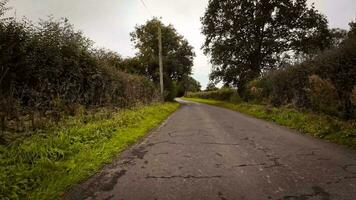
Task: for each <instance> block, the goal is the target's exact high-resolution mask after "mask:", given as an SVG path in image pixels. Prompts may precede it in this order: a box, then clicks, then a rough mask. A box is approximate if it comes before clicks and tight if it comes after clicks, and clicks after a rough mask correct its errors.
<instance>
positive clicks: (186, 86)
mask: <svg viewBox="0 0 356 200" xmlns="http://www.w3.org/2000/svg"><path fill="white" fill-rule="evenodd" d="M200 91H201V85H200V83H199V82H198V81H197V80H195V79H194V78H193V77H191V76H187V77H186V78H184V79H183V80H182V81H181V82H180V85H179V91H178V96H184V95H185V94H186V92H200Z"/></svg>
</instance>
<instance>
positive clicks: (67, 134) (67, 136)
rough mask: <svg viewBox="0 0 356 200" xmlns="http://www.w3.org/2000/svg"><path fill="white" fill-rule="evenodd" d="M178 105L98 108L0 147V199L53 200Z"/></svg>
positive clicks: (108, 161)
mask: <svg viewBox="0 0 356 200" xmlns="http://www.w3.org/2000/svg"><path fill="white" fill-rule="evenodd" d="M178 106H179V104H178V103H164V104H154V105H150V106H140V107H137V108H134V109H124V110H108V109H100V110H97V111H95V112H93V113H92V114H87V115H78V116H75V117H68V118H67V119H66V120H64V121H63V122H61V123H60V124H58V125H55V126H51V127H48V128H46V129H43V130H40V131H38V132H35V133H34V134H33V136H32V137H28V138H26V139H24V140H22V141H20V142H18V143H17V144H13V145H11V146H9V147H4V146H0V153H1V154H0V163H1V165H0V172H1V175H0V199H57V198H58V197H59V195H61V194H62V192H63V191H64V190H66V189H68V188H69V187H70V186H72V185H73V184H75V183H77V182H79V181H81V180H84V179H85V178H87V177H88V176H90V175H92V174H93V173H95V172H96V170H98V169H100V167H102V166H103V164H105V163H110V161H112V158H114V157H116V156H117V155H118V153H119V152H121V151H122V150H124V149H125V148H126V147H128V146H129V145H131V144H133V143H135V142H136V141H137V140H138V139H140V138H142V137H143V136H144V135H145V134H146V133H147V132H148V131H150V130H151V129H152V128H154V127H156V126H157V125H159V124H160V123H161V122H162V121H163V120H165V119H166V118H167V117H168V116H169V115H170V114H171V113H172V112H174V111H175V110H176V109H177V108H178Z"/></svg>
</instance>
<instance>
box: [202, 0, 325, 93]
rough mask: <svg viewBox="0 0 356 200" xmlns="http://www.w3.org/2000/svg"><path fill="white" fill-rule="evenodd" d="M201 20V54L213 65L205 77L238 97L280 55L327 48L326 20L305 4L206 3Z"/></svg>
mask: <svg viewBox="0 0 356 200" xmlns="http://www.w3.org/2000/svg"><path fill="white" fill-rule="evenodd" d="M201 20H202V24H203V28H202V33H203V34H204V35H205V36H206V41H205V43H204V46H203V49H204V51H205V53H206V54H208V55H210V56H211V61H212V64H213V66H214V67H213V70H212V73H211V75H210V78H211V79H212V80H218V81H222V82H224V83H225V84H226V85H231V84H232V85H234V86H237V87H238V88H239V91H240V92H242V91H243V90H244V88H245V86H246V84H247V82H248V81H250V80H252V79H254V78H256V77H258V76H259V75H260V73H261V72H262V71H264V70H267V69H271V68H274V67H275V66H277V63H278V62H279V61H280V60H281V58H282V57H283V55H285V52H288V51H294V53H295V54H299V53H307V54H309V53H315V51H314V49H319V50H323V49H325V48H327V47H328V46H330V44H329V43H330V42H329V41H328V40H327V39H326V38H328V37H329V32H328V28H327V20H326V18H325V17H324V16H323V15H321V14H320V13H319V12H318V11H317V10H316V9H315V8H314V6H311V7H308V5H307V0H234V1H232V0H210V1H209V5H208V8H207V10H206V12H205V15H204V17H203V18H202V19H201Z"/></svg>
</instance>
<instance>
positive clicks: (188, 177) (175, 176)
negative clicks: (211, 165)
mask: <svg viewBox="0 0 356 200" xmlns="http://www.w3.org/2000/svg"><path fill="white" fill-rule="evenodd" d="M222 177H223V176H221V175H215V176H194V175H185V176H183V175H172V176H151V175H147V176H146V179H174V178H183V179H212V178H222Z"/></svg>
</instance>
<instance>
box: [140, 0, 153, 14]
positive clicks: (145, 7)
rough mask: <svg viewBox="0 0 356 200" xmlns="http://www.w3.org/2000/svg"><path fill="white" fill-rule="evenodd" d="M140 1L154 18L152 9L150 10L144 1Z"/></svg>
mask: <svg viewBox="0 0 356 200" xmlns="http://www.w3.org/2000/svg"><path fill="white" fill-rule="evenodd" d="M140 1H141V3H142V5H143V6H144V7H145V8H146V10H147V12H148V13H149V14H150V15H151V17H153V15H152V13H151V11H150V9H149V8H148V6H147V5H146V3H145V1H144V0H140Z"/></svg>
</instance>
